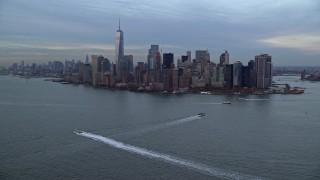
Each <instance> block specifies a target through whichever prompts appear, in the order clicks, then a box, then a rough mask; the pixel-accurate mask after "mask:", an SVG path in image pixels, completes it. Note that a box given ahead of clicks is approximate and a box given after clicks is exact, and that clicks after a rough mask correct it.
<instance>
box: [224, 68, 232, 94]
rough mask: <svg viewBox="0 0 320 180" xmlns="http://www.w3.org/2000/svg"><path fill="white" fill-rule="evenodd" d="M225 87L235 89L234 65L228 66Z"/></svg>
mask: <svg viewBox="0 0 320 180" xmlns="http://www.w3.org/2000/svg"><path fill="white" fill-rule="evenodd" d="M224 79H225V87H226V88H229V89H232V88H233V64H227V65H226V69H225V74H224Z"/></svg>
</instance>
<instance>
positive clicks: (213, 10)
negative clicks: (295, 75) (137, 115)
mask: <svg viewBox="0 0 320 180" xmlns="http://www.w3.org/2000/svg"><path fill="white" fill-rule="evenodd" d="M319 10H320V2H318V1H316V0H306V1H297V0H293V1H292V0H291V1H289V0H283V1H275V0H274V1H268V2H266V1H262V0H259V1H257V0H255V1H254V0H249V1H236V0H229V1H223V2H213V1H210V0H200V1H187V2H186V1H182V0H174V1H147V0H141V1H139V2H137V1H129V0H116V1H102V0H94V1H84V0H79V1H76V0H70V1H62V0H54V1H41V0H29V1H23V0H11V1H9V0H3V1H1V2H0V65H5V66H7V65H10V64H12V63H14V62H20V61H21V60H24V61H25V63H31V62H36V63H39V62H48V61H52V60H61V61H62V60H65V59H69V60H72V59H75V60H85V57H86V54H89V55H91V54H98V55H100V54H101V55H103V56H105V57H107V58H108V59H110V60H111V61H112V62H114V56H115V52H114V49H115V33H116V30H117V29H118V19H119V18H121V29H122V30H123V32H124V47H125V54H132V55H133V56H134V61H135V62H137V61H144V62H146V59H147V53H148V49H149V48H150V45H151V44H159V45H160V47H161V48H162V52H163V53H166V52H172V53H174V56H175V59H177V57H179V56H181V55H184V54H185V53H186V51H189V50H190V51H192V57H193V58H194V51H195V50H198V49H208V51H209V52H210V55H211V61H213V62H218V61H219V56H220V55H221V53H223V52H224V51H225V50H228V52H229V54H230V62H231V63H233V62H234V61H237V60H240V61H242V62H243V63H244V64H246V63H247V62H248V61H249V60H250V59H253V58H254V56H255V55H259V54H260V53H267V54H269V55H271V56H272V61H273V64H274V65H275V66H301V65H307V66H315V65H318V63H317V61H318V60H319V55H320V33H319V29H320V23H319V21H320V20H319V19H320V14H319V13H318V12H319Z"/></svg>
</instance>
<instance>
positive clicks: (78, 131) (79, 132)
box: [73, 129, 83, 134]
mask: <svg viewBox="0 0 320 180" xmlns="http://www.w3.org/2000/svg"><path fill="white" fill-rule="evenodd" d="M73 133H75V134H82V133H83V131H80V130H78V129H76V130H74V131H73Z"/></svg>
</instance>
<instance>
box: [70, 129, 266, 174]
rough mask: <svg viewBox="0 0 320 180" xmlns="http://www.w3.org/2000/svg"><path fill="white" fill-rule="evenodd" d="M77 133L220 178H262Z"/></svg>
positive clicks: (118, 147) (85, 133)
mask: <svg viewBox="0 0 320 180" xmlns="http://www.w3.org/2000/svg"><path fill="white" fill-rule="evenodd" d="M76 134H77V135H80V136H84V137H87V138H90V139H93V140H96V141H100V142H102V143H105V144H107V145H109V146H111V147H114V148H117V149H121V150H124V151H127V152H130V153H133V154H138V155H140V156H143V157H147V158H150V159H155V160H159V161H164V162H167V163H170V164H174V165H178V166H181V167H185V168H188V169H192V170H196V171H198V172H201V173H204V174H207V175H210V176H214V177H218V178H223V179H238V180H242V179H246V180H247V179H262V178H260V177H255V176H250V175H245V174H240V173H237V172H232V171H227V170H223V169H219V168H214V167H210V166H207V165H205V164H199V163H195V162H192V161H188V160H184V159H180V158H176V157H174V156H170V155H167V154H162V153H158V152H155V151H151V150H147V149H144V148H140V147H137V146H133V145H129V144H125V143H123V142H119V141H116V140H114V139H110V138H107V137H103V136H100V135H95V134H92V133H87V132H84V131H80V133H76Z"/></svg>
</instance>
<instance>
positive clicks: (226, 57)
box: [220, 50, 229, 67]
mask: <svg viewBox="0 0 320 180" xmlns="http://www.w3.org/2000/svg"><path fill="white" fill-rule="evenodd" d="M227 64H229V53H228V51H227V50H226V51H225V52H224V53H222V54H221V56H220V66H222V67H225V66H226V65H227Z"/></svg>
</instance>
